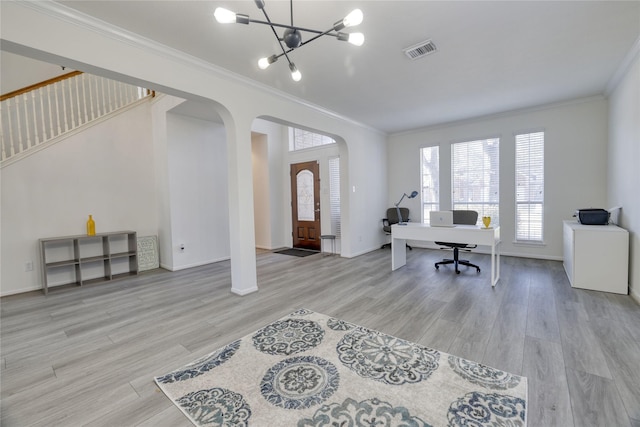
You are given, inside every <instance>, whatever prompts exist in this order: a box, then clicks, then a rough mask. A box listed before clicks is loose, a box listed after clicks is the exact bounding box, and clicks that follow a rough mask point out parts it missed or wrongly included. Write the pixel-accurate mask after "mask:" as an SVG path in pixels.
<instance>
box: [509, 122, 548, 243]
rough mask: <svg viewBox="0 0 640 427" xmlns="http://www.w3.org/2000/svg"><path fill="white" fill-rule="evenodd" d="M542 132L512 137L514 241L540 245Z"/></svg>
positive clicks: (542, 164)
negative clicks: (514, 162) (513, 138)
mask: <svg viewBox="0 0 640 427" xmlns="http://www.w3.org/2000/svg"><path fill="white" fill-rule="evenodd" d="M543 213H544V132H535V133H525V134H520V135H516V240H520V241H532V242H542V237H543V234H542V230H543V225H544V223H543V218H544V215H543Z"/></svg>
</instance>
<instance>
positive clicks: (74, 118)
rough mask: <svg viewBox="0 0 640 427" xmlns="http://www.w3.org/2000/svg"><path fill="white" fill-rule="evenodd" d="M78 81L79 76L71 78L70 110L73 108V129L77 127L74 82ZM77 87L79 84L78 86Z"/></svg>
mask: <svg viewBox="0 0 640 427" xmlns="http://www.w3.org/2000/svg"><path fill="white" fill-rule="evenodd" d="M74 81H76V82H77V81H78V78H77V77H74V78H73V80H69V110H71V129H75V128H76V109H75V108H74V106H73V83H74ZM76 87H77V86H76Z"/></svg>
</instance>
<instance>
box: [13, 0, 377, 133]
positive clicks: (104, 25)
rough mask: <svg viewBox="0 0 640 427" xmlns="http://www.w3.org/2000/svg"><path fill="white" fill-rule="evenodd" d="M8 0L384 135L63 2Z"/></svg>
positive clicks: (345, 117)
mask: <svg viewBox="0 0 640 427" xmlns="http://www.w3.org/2000/svg"><path fill="white" fill-rule="evenodd" d="M1 1H7V0H1ZM9 1H11V2H12V3H14V4H17V5H20V6H22V7H28V8H30V9H32V10H35V11H36V12H38V13H41V14H44V15H47V16H49V17H52V18H55V19H59V20H61V21H64V22H66V23H68V24H72V25H75V26H78V27H80V28H83V29H85V30H89V31H92V32H94V33H97V34H99V35H100V36H103V37H107V38H110V39H112V40H115V41H117V42H119V43H124V44H128V45H130V46H133V47H136V48H139V49H143V50H146V51H149V52H152V53H153V54H155V55H159V56H162V57H164V58H167V59H171V60H174V61H177V62H179V63H181V64H187V65H188V66H190V67H193V68H195V69H199V70H201V71H206V72H207V73H210V74H213V75H215V76H217V77H221V78H223V79H226V80H228V81H231V82H234V83H237V84H242V85H245V86H249V87H251V88H253V89H255V90H258V91H261V92H264V93H267V94H269V95H272V96H275V97H278V98H281V99H283V100H286V101H289V102H293V103H296V104H299V105H302V106H304V107H307V108H309V109H312V110H314V111H316V112H318V113H320V114H323V115H325V116H328V117H331V118H333V119H337V120H340V121H343V122H346V123H349V124H351V125H354V126H358V127H361V128H365V129H368V130H370V131H372V132H375V133H378V134H380V135H387V134H386V133H385V132H383V131H381V130H379V129H376V128H373V127H371V126H369V125H367V124H364V123H360V122H358V121H356V120H353V119H351V118H349V117H347V116H344V115H342V114H339V113H337V112H335V111H332V110H329V109H327V108H324V107H321V106H319V105H316V104H314V103H312V102H309V101H307V100H305V99H302V98H298V97H296V96H293V95H291V94H288V93H286V92H284V91H281V90H278V89H275V88H273V87H271V86H268V85H265V84H263V83H260V82H257V81H255V80H252V79H250V78H247V77H244V76H241V75H239V74H236V73H233V72H231V71H229V70H227V69H225V68H222V67H219V66H217V65H215V64H212V63H210V62H207V61H204V60H202V59H200V58H197V57H195V56H192V55H189V54H187V53H185V52H183V51H180V50H178V49H174V48H171V47H169V46H166V45H163V44H161V43H158V42H156V41H154V40H152V39H149V38H146V37H143V36H141V35H139V34H136V33H133V32H131V31H127V30H125V29H123V28H119V27H116V26H114V25H112V24H109V23H108V22H105V21H102V20H100V19H97V18H95V17H93V16H91V15H87V14H85V13H83V12H80V11H77V10H75V9H72V8H70V7H67V6H65V5H62V4H60V3H57V2H55V1H53V0H45V1H32V0H30V1H24V0H9Z"/></svg>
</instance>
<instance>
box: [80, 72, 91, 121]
mask: <svg viewBox="0 0 640 427" xmlns="http://www.w3.org/2000/svg"><path fill="white" fill-rule="evenodd" d="M86 76H87V75H86V74H83V75H82V82H81V83H82V84H81V86H82V99H83V100H84V102H83V103H82V105H83V107H84V122H83V123H87V122H88V121H89V116H88V114H87V102H86V99H87V88H86V86H87V85H86V81H87V77H86Z"/></svg>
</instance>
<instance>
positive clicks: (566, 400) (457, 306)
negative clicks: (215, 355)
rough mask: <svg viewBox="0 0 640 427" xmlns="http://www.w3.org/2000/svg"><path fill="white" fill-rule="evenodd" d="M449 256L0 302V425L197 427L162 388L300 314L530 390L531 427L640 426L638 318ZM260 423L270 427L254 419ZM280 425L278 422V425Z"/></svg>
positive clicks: (148, 276)
mask: <svg viewBox="0 0 640 427" xmlns="http://www.w3.org/2000/svg"><path fill="white" fill-rule="evenodd" d="M443 255H447V253H446V252H442V251H437V250H427V249H419V248H414V250H413V251H408V252H407V265H406V266H405V267H403V268H401V269H399V270H397V271H395V272H392V271H391V253H390V251H389V250H388V249H386V250H384V249H382V250H377V251H374V252H371V253H368V254H366V255H362V256H360V257H357V258H354V259H343V258H340V257H338V256H322V255H321V254H318V255H312V256H309V257H306V258H296V257H291V256H287V255H279V254H274V253H270V252H266V253H265V252H262V251H261V252H259V253H258V256H257V271H258V286H259V288H260V290H259V291H258V292H256V293H253V294H250V295H247V296H244V297H240V296H237V295H234V294H232V293H231V292H230V287H231V282H230V280H231V279H230V264H229V262H220V263H216V264H211V265H208V266H204V267H198V268H193V269H189V270H183V271H179V272H167V271H164V270H154V271H151V272H145V273H143V274H141V275H139V276H137V277H132V278H128V279H125V280H121V281H117V282H112V283H106V284H100V285H93V286H87V287H82V288H71V289H64V290H62V289H54V290H53V291H51V292H50V293H49V295H48V296H44V295H42V294H41V293H39V292H32V293H28V294H22V295H14V296H10V297H5V298H2V300H1V301H0V308H1V335H0V340H1V341H0V344H1V350H0V356H1V360H0V366H1V370H0V375H1V377H0V387H1V406H0V409H1V425H2V426H5V427H10V426H154V427H157V426H172V427H173V426H189V425H191V424H190V423H189V422H188V421H187V419H186V418H185V417H184V415H182V413H180V411H179V410H178V409H176V408H175V407H174V406H173V405H172V404H171V402H170V401H169V399H167V398H166V397H165V396H164V395H163V394H162V393H161V392H160V391H159V390H158V388H157V387H156V386H155V384H154V383H153V377H154V376H156V375H160V374H164V373H166V372H168V371H170V370H173V369H176V368H179V367H181V366H182V365H185V364H186V363H189V362H191V361H193V360H195V359H196V358H199V357H201V356H203V355H205V354H207V353H210V352H211V351H213V350H215V349H217V348H219V347H221V346H223V345H225V344H227V343H229V342H230V341H233V340H234V339H237V338H240V337H242V336H244V335H246V334H248V333H250V332H253V331H255V330H256V329H258V328H260V327H261V326H263V325H264V324H266V323H268V322H271V321H273V320H275V319H277V318H279V317H282V316H284V315H286V314H288V313H290V312H292V311H294V310H296V309H298V308H301V307H305V308H308V309H311V310H314V311H317V312H320V313H324V314H327V315H331V316H335V317H338V318H342V319H344V320H348V321H350V322H353V323H357V324H360V325H364V326H368V327H370V328H374V329H378V330H380V331H383V332H386V333H389V334H392V335H395V336H399V337H401V338H404V339H407V340H410V341H414V342H418V343H421V344H423V345H426V346H429V347H432V348H435V349H438V350H441V351H444V352H447V353H452V354H455V355H457V356H461V357H465V358H468V359H472V360H475V361H478V362H482V363H485V364H487V365H490V366H493V367H496V368H499V369H503V370H506V371H509V372H512V373H515V374H519V375H524V376H527V377H528V379H529V390H528V393H529V408H528V422H529V426H531V427H536V426H543V427H550V426H560V427H569V426H575V427H583V426H640V307H639V306H638V305H637V304H636V303H635V302H634V301H633V299H631V298H630V297H628V296H623V295H615V294H608V293H601V292H593V291H585V290H579V289H573V288H571V287H570V285H569V282H568V280H567V278H566V275H565V273H564V270H563V268H562V264H561V263H560V262H556V261H543V260H531V259H524V258H512V257H502V279H501V281H500V282H499V283H498V285H497V286H496V287H495V288H492V287H491V286H490V284H489V276H490V271H491V269H490V264H489V262H490V259H489V257H488V256H487V255H481V254H473V253H472V254H470V255H469V258H470V260H471V261H472V262H474V263H476V264H479V265H480V266H481V267H482V273H481V274H477V273H476V272H475V269H466V268H465V267H462V272H461V274H460V275H456V274H455V272H454V271H453V269H452V268H448V267H449V266H446V267H441V268H440V270H439V271H436V270H435V269H434V267H433V263H434V262H436V261H439V260H440V258H442V257H443ZM256 425H259V423H256ZM269 427H271V426H269Z"/></svg>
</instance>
